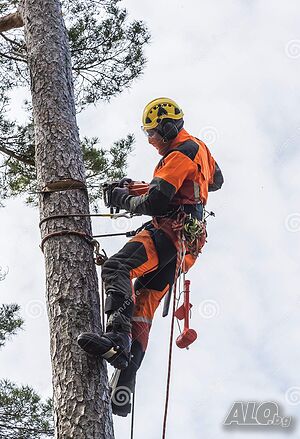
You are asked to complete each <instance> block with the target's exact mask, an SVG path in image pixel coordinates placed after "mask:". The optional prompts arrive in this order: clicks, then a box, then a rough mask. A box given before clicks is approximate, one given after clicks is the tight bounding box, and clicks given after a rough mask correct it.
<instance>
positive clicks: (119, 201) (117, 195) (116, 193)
mask: <svg viewBox="0 0 300 439" xmlns="http://www.w3.org/2000/svg"><path fill="white" fill-rule="evenodd" d="M128 195H129V189H128V187H116V188H115V189H114V190H113V191H112V194H111V205H112V206H114V207H123V201H124V199H125V198H126V197H127V196H128Z"/></svg>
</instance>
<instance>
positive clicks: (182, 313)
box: [175, 280, 197, 349]
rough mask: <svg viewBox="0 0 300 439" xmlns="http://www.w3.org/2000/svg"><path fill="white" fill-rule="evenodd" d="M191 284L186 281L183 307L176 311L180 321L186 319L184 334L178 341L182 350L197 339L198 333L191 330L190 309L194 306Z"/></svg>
mask: <svg viewBox="0 0 300 439" xmlns="http://www.w3.org/2000/svg"><path fill="white" fill-rule="evenodd" d="M190 283H191V282H190V281H189V280H185V281H184V300H183V305H181V306H180V307H179V308H178V309H177V310H176V311H175V317H176V318H177V319H178V320H183V319H184V328H183V332H182V333H181V334H180V335H179V336H178V337H177V339H176V344H177V346H178V347H179V348H181V349H184V348H187V347H188V346H189V345H190V344H192V343H193V342H194V341H195V340H196V338H197V332H196V331H195V330H194V329H190V328H189V318H190V309H191V308H192V306H193V305H192V304H191V303H190Z"/></svg>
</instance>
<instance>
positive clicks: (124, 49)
mask: <svg viewBox="0 0 300 439" xmlns="http://www.w3.org/2000/svg"><path fill="white" fill-rule="evenodd" d="M119 2H120V0H64V1H63V2H62V13H63V17H64V20H65V23H66V26H67V31H68V39H69V44H70V52H71V58H72V73H73V79H74V90H75V104H76V109H77V111H82V110H83V109H84V108H86V107H87V106H88V105H89V104H95V103H97V102H99V101H101V100H102V101H103V100H105V101H109V100H110V99H111V98H112V97H114V96H117V95H118V94H119V93H121V92H122V91H123V90H124V89H125V88H128V87H130V86H131V84H132V83H133V81H134V79H136V78H137V77H138V76H139V75H140V74H141V73H142V71H143V68H144V66H145V63H146V60H145V57H144V55H143V46H144V45H145V44H146V43H147V42H148V41H149V38H150V37H149V33H148V31H147V29H146V27H145V25H144V24H143V22H141V21H136V20H135V21H132V22H131V23H128V14H127V11H126V9H124V8H119V7H118V3H119ZM18 5H19V6H22V4H19V2H17V1H7V0H4V1H2V3H1V5H0V16H1V15H4V14H8V15H4V17H3V18H2V19H0V84H1V89H0V153H1V155H2V162H0V197H1V198H2V199H4V198H9V197H11V196H15V195H19V194H27V201H29V202H32V201H34V199H36V197H35V196H34V193H35V192H36V191H37V186H36V168H35V141H34V122H33V119H32V104H31V102H28V101H26V102H25V103H24V104H25V108H26V110H27V113H28V121H27V123H26V124H23V125H22V124H19V123H17V121H15V120H10V119H9V117H8V112H9V109H10V91H11V90H13V89H14V88H15V87H27V88H28V87H29V85H30V77H29V70H28V52H27V47H26V43H25V41H24V32H23V29H19V28H18V29H15V28H14V26H16V25H18V26H22V25H23V19H22V14H21V12H20V11H21V9H19V11H17V12H14V13H13V11H15V10H16V7H17V6H18ZM10 27H11V28H13V29H12V30H9V31H7V29H10ZM5 30H6V32H3V31H5ZM1 31H2V33H1ZM133 142H134V137H133V135H128V136H127V137H125V138H124V139H120V140H117V141H116V142H114V143H113V145H112V146H110V147H107V146H105V145H101V143H100V140H99V138H92V139H88V138H84V139H82V142H81V146H82V149H83V152H84V161H85V168H86V178H87V186H88V189H89V194H90V197H91V201H96V200H97V199H99V197H100V191H99V182H101V181H102V180H103V179H104V178H107V177H108V178H111V179H114V178H120V177H122V176H123V175H124V171H125V168H126V160H127V157H128V154H129V152H130V151H131V149H132V145H133Z"/></svg>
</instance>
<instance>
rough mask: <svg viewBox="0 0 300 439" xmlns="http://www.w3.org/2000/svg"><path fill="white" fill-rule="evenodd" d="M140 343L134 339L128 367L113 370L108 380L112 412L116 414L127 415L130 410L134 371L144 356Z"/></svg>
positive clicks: (133, 388)
mask: <svg viewBox="0 0 300 439" xmlns="http://www.w3.org/2000/svg"><path fill="white" fill-rule="evenodd" d="M144 355H145V352H143V349H142V346H141V344H140V343H139V342H138V341H137V340H134V341H133V343H132V346H131V358H130V362H129V365H128V367H126V369H124V370H122V371H115V373H114V375H113V376H112V379H111V380H110V387H111V406H112V412H113V414H114V415H117V416H123V417H125V416H127V415H128V414H129V413H130V412H131V406H132V402H131V399H132V394H133V393H134V391H135V382H136V373H137V370H138V369H139V367H140V365H141V362H142V360H143V358H144Z"/></svg>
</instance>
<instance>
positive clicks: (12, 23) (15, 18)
mask: <svg viewBox="0 0 300 439" xmlns="http://www.w3.org/2000/svg"><path fill="white" fill-rule="evenodd" d="M23 26H24V23H23V19H22V16H21V14H20V11H16V12H13V13H12V14H8V15H5V16H4V17H1V18H0V32H6V31H8V30H10V29H16V28H17V27H23Z"/></svg>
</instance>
